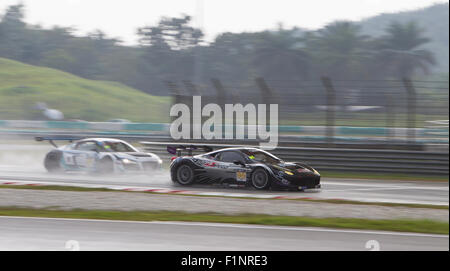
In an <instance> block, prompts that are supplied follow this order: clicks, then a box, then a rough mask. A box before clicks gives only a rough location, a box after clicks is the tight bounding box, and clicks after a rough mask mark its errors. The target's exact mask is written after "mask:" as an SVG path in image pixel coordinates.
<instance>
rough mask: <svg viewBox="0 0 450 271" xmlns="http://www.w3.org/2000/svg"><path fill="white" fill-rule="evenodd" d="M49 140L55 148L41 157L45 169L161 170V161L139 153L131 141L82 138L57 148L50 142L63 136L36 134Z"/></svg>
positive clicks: (153, 155) (109, 172)
mask: <svg viewBox="0 0 450 271" xmlns="http://www.w3.org/2000/svg"><path fill="white" fill-rule="evenodd" d="M36 140H37V141H45V140H47V141H49V142H50V143H51V144H52V145H53V146H54V147H55V149H53V150H51V151H50V152H49V153H47V155H46V156H45V160H44V166H45V168H46V169H47V171H49V172H71V171H86V172H95V173H101V174H111V173H122V172H123V173H125V172H153V171H154V170H159V169H161V166H162V160H161V159H160V158H159V157H158V156H157V155H156V154H153V153H149V152H140V151H139V150H137V149H136V148H135V147H133V146H132V145H131V144H129V143H127V142H125V141H123V140H119V139H112V138H85V139H81V140H77V141H74V142H72V143H71V144H69V145H65V146H62V147H58V146H57V145H56V144H55V143H54V141H56V140H69V141H73V139H72V138H67V137H66V138H64V137H36Z"/></svg>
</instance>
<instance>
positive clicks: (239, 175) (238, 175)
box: [236, 171, 247, 182]
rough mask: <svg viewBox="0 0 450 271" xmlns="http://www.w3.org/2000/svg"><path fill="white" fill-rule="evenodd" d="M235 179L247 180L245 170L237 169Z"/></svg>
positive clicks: (239, 180)
mask: <svg viewBox="0 0 450 271" xmlns="http://www.w3.org/2000/svg"><path fill="white" fill-rule="evenodd" d="M236 180H237V181H238V182H245V181H247V172H245V171H238V172H236Z"/></svg>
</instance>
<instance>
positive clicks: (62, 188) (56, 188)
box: [0, 185, 449, 210]
mask: <svg viewBox="0 0 450 271" xmlns="http://www.w3.org/2000/svg"><path fill="white" fill-rule="evenodd" d="M0 189H25V190H54V191H73V192H116V193H147V194H157V195H167V194H168V193H156V192H146V191H125V190H113V189H108V188H87V187H76V186H59V185H41V186H32V185H31V186H26V185H19V186H15V185H0ZM168 195H171V196H173V194H168ZM177 196H186V197H205V198H221V197H224V196H213V195H192V194H177ZM227 198H238V199H250V200H273V201H277V200H291V201H307V202H315V203H331V204H352V205H373V206H386V207H406V208H426V209H438V210H448V209H449V206H445V205H432V204H414V203H393V202H364V201H354V200H341V199H307V198H304V199H302V198H299V199H277V198H272V199H261V198H251V197H227Z"/></svg>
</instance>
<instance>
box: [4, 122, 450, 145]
mask: <svg viewBox="0 0 450 271" xmlns="http://www.w3.org/2000/svg"><path fill="white" fill-rule="evenodd" d="M1 129H3V130H5V129H24V130H27V129H42V130H52V131H55V130H64V131H84V132H94V131H103V132H119V131H120V132H122V133H137V132H139V133H162V134H169V129H170V124H169V123H115V122H74V121H29V120H0V131H1ZM223 130H225V129H223ZM333 130H334V132H333V134H334V135H335V136H336V137H341V139H342V140H344V139H345V138H347V139H348V140H356V141H357V140H360V139H361V138H364V137H375V138H386V139H395V138H406V137H407V136H408V134H411V131H413V133H414V134H415V138H417V139H418V140H419V141H421V142H425V143H426V142H431V143H445V142H446V143H448V131H449V130H448V127H446V128H389V127H350V126H335V127H333ZM278 132H279V133H280V134H296V135H303V136H320V137H321V138H322V139H320V138H319V137H317V138H316V139H320V140H324V139H325V138H326V137H325V135H326V133H327V127H326V126H288V125H280V126H279V127H278Z"/></svg>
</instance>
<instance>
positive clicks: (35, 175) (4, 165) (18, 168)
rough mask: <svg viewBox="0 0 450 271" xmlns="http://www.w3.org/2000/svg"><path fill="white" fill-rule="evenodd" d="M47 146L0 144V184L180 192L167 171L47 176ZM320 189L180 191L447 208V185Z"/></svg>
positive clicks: (344, 183) (335, 184) (363, 183)
mask: <svg viewBox="0 0 450 271" xmlns="http://www.w3.org/2000/svg"><path fill="white" fill-rule="evenodd" d="M51 149H52V147H51V146H49V145H48V144H17V143H12V144H7V143H6V142H3V143H0V182H1V181H40V182H49V183H55V184H58V183H69V184H71V183H72V184H77V185H98V186H122V187H134V186H136V187H151V188H155V189H158V188H161V189H180V186H177V185H175V184H173V183H172V182H171V180H170V177H169V173H168V171H167V170H163V171H161V172H157V173H154V174H151V175H127V176H103V177H102V176H89V175H83V174H64V175H52V174H48V173H47V172H46V171H45V169H44V167H43V164H42V161H43V159H44V156H45V154H46V153H47V152H48V151H49V150H51ZM321 183H322V189H320V190H316V191H306V192H285V191H256V190H254V189H251V188H224V187H220V186H199V185H195V186H191V187H182V189H183V190H195V191H211V192H216V191H218V192H222V193H227V194H229V193H237V194H242V193H245V194H254V193H258V194H264V195H270V194H276V195H283V196H286V195H287V196H300V197H303V196H304V197H314V198H323V199H346V200H356V201H371V202H396V203H419V204H439V205H448V204H449V183H448V182H432V181H422V182H416V181H393V180H392V181H391V180H387V181H386V180H356V179H337V178H326V177H323V178H322V181H321Z"/></svg>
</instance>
